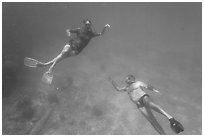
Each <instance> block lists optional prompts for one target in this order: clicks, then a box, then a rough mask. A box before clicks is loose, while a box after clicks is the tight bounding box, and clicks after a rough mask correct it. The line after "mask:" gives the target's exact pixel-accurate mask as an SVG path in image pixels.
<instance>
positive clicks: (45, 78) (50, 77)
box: [42, 71, 53, 84]
mask: <svg viewBox="0 0 204 137" xmlns="http://www.w3.org/2000/svg"><path fill="white" fill-rule="evenodd" d="M52 80H53V74H52V73H51V72H50V71H47V72H45V73H44V74H43V77H42V81H43V82H44V83H46V84H51V83H52Z"/></svg>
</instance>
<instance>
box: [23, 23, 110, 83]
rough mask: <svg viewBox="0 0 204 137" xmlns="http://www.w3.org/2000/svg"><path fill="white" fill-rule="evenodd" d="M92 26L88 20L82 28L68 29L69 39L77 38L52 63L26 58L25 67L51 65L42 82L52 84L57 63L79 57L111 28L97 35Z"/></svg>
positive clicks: (70, 41)
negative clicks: (91, 43) (90, 44)
mask: <svg viewBox="0 0 204 137" xmlns="http://www.w3.org/2000/svg"><path fill="white" fill-rule="evenodd" d="M91 25H92V22H91V21H90V20H89V19H86V20H84V21H83V27H82V28H76V29H67V30H66V32H67V35H68V37H70V36H71V34H75V36H76V37H74V38H73V37H72V38H70V40H69V41H68V44H66V45H65V46H64V48H63V50H62V51H61V53H60V54H59V55H58V56H57V57H55V58H54V59H52V60H51V61H48V62H41V61H38V60H36V59H33V58H28V57H25V58H24V65H25V66H28V67H43V66H48V65H50V67H49V69H48V71H47V72H45V73H44V74H43V77H42V81H44V82H45V83H48V84H51V83H52V79H53V74H52V70H53V68H54V66H55V65H56V64H57V63H59V62H60V61H61V60H63V59H65V58H67V57H71V56H76V55H78V54H79V53H80V52H81V51H82V50H83V49H84V48H85V47H86V46H87V45H88V43H89V41H90V40H91V39H92V38H94V37H96V36H101V35H103V34H104V32H105V30H106V28H108V27H110V25H109V24H106V25H105V27H104V28H103V30H102V32H100V33H96V32H94V31H93V30H92V28H91Z"/></svg>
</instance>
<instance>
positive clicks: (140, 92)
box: [109, 75, 184, 135]
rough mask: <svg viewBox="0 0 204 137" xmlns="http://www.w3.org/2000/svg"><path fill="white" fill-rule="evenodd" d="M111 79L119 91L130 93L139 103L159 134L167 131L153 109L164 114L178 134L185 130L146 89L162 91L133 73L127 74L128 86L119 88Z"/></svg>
mask: <svg viewBox="0 0 204 137" xmlns="http://www.w3.org/2000/svg"><path fill="white" fill-rule="evenodd" d="M109 81H111V83H112V85H113V87H114V88H115V89H116V90H117V91H121V92H122V91H123V92H127V93H128V95H129V97H130V99H131V101H132V102H133V103H135V104H136V105H137V107H138V109H139V110H140V112H141V113H142V114H143V116H144V117H145V118H146V119H147V120H148V121H149V122H150V123H151V125H152V126H153V127H154V129H155V130H156V131H157V132H158V133H159V134H161V135H165V134H166V133H165V132H164V130H163V128H162V127H161V126H160V124H159V123H158V122H157V120H156V118H155V117H154V115H153V113H152V111H151V109H152V110H154V111H156V112H158V113H160V114H162V115H164V116H165V117H166V118H167V119H168V120H169V122H170V127H171V128H172V130H173V131H174V132H175V133H176V134H179V133H180V132H183V131H184V128H183V126H182V124H181V123H179V122H178V121H177V120H175V119H174V118H173V117H172V116H171V115H169V114H168V113H166V112H165V111H164V110H163V109H162V108H161V107H160V106H159V105H157V104H155V103H154V102H153V100H152V98H151V97H150V96H149V95H148V94H147V93H145V89H148V90H150V91H154V92H156V93H159V94H160V92H159V91H158V90H156V89H155V88H154V87H153V86H151V85H149V84H145V83H143V82H141V81H136V80H135V76H133V75H128V76H126V80H125V82H126V84H127V86H125V87H122V88H119V87H118V86H117V84H116V82H115V81H113V80H112V79H111V78H110V77H109Z"/></svg>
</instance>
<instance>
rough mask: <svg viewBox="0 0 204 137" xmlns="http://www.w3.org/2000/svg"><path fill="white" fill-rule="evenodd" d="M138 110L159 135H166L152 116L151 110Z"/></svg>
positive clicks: (141, 108)
mask: <svg viewBox="0 0 204 137" xmlns="http://www.w3.org/2000/svg"><path fill="white" fill-rule="evenodd" d="M139 110H140V112H141V113H142V114H143V116H144V117H145V118H146V119H147V120H148V121H149V122H150V123H151V125H152V126H153V127H154V129H155V130H156V131H157V132H158V133H159V134H160V135H166V133H165V132H164V130H163V128H162V127H161V126H160V124H159V123H158V122H157V120H156V118H155V117H154V115H153V114H152V112H151V109H150V108H149V107H140V108H139Z"/></svg>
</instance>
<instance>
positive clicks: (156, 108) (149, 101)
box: [143, 97, 173, 119]
mask: <svg viewBox="0 0 204 137" xmlns="http://www.w3.org/2000/svg"><path fill="white" fill-rule="evenodd" d="M143 101H144V103H145V104H146V105H148V106H149V107H150V108H151V109H153V110H154V111H156V112H158V113H160V114H162V115H164V116H165V117H166V118H167V119H171V118H173V117H172V116H171V115H169V114H168V113H167V112H165V111H164V110H163V109H162V108H161V107H160V106H159V105H157V104H155V103H154V102H153V101H152V99H149V97H144V99H143Z"/></svg>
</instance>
